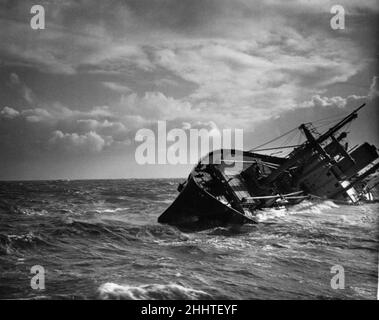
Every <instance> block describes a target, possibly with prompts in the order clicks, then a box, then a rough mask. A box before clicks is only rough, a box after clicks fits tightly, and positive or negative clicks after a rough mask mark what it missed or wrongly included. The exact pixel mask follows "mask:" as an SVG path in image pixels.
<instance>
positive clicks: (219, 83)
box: [0, 0, 379, 179]
mask: <svg viewBox="0 0 379 320" xmlns="http://www.w3.org/2000/svg"><path fill="white" fill-rule="evenodd" d="M337 3H338V4H341V5H343V7H344V8H345V10H346V18H345V29H344V30H333V29H332V28H331V27H330V19H331V18H332V16H333V15H332V14H331V13H330V9H331V7H332V5H334V4H335V2H334V1H306V0H290V1H279V0H267V1H263V0H257V1H248V0H233V1H231V0H190V1H189V0H108V1H88V0H82V1H77V0H65V1H61V0H60V1H58V0H55V1H54V0H52V1H38V4H42V5H43V6H44V7H45V9H46V29H45V30H33V29H31V27H30V19H31V17H32V14H30V8H31V7H32V5H34V4H36V3H35V2H34V1H28V0H23V1H15V0H9V1H4V0H0V43H1V45H0V179H57V178H63V179H75V178H128V177H184V176H186V175H187V174H188V173H189V170H190V168H191V165H187V166H186V165H178V166H173V165H165V166H162V165H160V166H158V165H145V166H141V165H138V164H136V161H135V159H134V154H135V150H136V146H137V145H138V144H137V143H136V142H135V141H134V137H135V134H136V131H137V130H138V129H140V128H155V127H156V123H157V120H167V121H168V127H169V128H187V129H188V128H190V127H192V128H209V129H216V130H217V129H220V130H221V129H224V128H232V129H233V128H238V129H244V133H245V134H244V145H245V148H246V149H249V148H251V147H253V146H255V145H257V144H259V143H262V142H263V141H265V140H269V139H271V138H273V137H274V136H276V135H280V134H282V133H283V132H285V131H288V130H289V129H292V128H293V127H295V126H298V125H299V124H300V123H301V122H309V121H314V120H318V119H322V118H326V117H337V116H343V115H345V114H346V113H348V112H349V111H351V110H352V109H353V108H354V107H357V106H359V105H360V104H361V103H363V102H367V104H368V105H367V108H365V109H364V111H362V113H361V114H360V118H359V119H358V120H357V121H355V122H354V124H353V125H352V126H351V129H350V132H351V138H352V142H351V143H352V145H353V144H354V143H357V142H363V140H364V141H369V142H370V143H375V144H376V145H377V146H378V145H379V130H378V120H379V112H378V108H379V106H378V82H379V79H378V78H376V76H377V75H378V64H377V62H378V48H379V46H378V32H377V31H378V21H379V19H378V16H379V2H378V1H377V0H365V1H358V0H349V1H338V2H337Z"/></svg>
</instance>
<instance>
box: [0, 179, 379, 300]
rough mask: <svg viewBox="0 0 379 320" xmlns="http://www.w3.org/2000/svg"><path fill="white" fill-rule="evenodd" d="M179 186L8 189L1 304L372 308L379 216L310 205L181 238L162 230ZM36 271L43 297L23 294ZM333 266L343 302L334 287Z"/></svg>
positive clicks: (50, 184) (117, 183) (1, 240)
mask: <svg viewBox="0 0 379 320" xmlns="http://www.w3.org/2000/svg"><path fill="white" fill-rule="evenodd" d="M177 182H178V181H173V180H164V179H163V180H112V181H106V180H103V181H44V182H23V183H15V182H14V183H11V182H9V183H0V219H1V220H0V221H1V223H0V275H1V282H2V284H3V283H5V284H6V287H7V290H0V298H23V299H39V298H41V297H43V298H54V297H58V298H61V297H64V298H69V297H78V298H93V297H94V298H101V299H216V298H223V299H224V298H225V299H250V298H273V299H281V298H290V299H291V298H296V299H297V298H301V299H307V298H308V299H312V298H320V297H323V298H327V299H330V298H338V299H347V298H348V299H375V297H376V288H377V280H378V278H377V263H378V262H377V252H378V247H379V237H378V236H379V232H378V229H379V228H378V226H379V224H378V222H379V221H378V214H377V213H378V209H379V204H371V205H363V206H347V205H343V204H339V203H338V204H336V203H334V202H332V201H304V202H302V203H300V204H298V205H296V206H293V207H288V208H286V209H280V210H277V209H270V210H262V211H261V212H259V213H258V216H257V217H258V220H259V221H260V223H258V224H254V225H245V226H243V227H241V228H238V229H236V228H234V227H218V228H213V229H210V230H205V231H201V232H194V233H184V232H182V231H181V230H178V229H177V228H175V227H172V226H168V225H161V224H158V223H157V217H158V216H159V214H160V213H161V212H163V211H164V210H165V209H166V208H167V206H168V205H169V204H170V203H171V201H172V200H173V199H174V198H175V194H176V185H177ZM35 264H38V265H41V266H44V267H45V268H46V269H47V270H48V272H49V273H48V275H49V277H48V280H47V281H49V282H48V283H47V284H48V286H47V288H49V289H48V290H47V291H46V292H44V293H43V294H41V293H40V292H33V291H29V292H27V293H25V292H26V291H25V284H24V282H23V281H26V280H28V279H29V280H30V272H29V271H30V267H31V266H32V265H35ZM336 264H338V265H342V266H343V267H344V268H345V270H346V272H347V275H348V277H349V279H348V281H347V282H346V288H345V290H344V291H338V292H336V291H334V290H333V289H332V288H331V287H330V279H331V273H330V268H331V267H332V266H333V265H336ZM25 279H26V280H25ZM29 280H28V281H29ZM28 281H27V282H28ZM305 284H306V285H305Z"/></svg>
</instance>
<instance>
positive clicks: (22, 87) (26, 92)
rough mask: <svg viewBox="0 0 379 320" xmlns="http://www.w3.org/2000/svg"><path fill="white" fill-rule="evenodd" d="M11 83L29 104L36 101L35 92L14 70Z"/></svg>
mask: <svg viewBox="0 0 379 320" xmlns="http://www.w3.org/2000/svg"><path fill="white" fill-rule="evenodd" d="M9 85H10V87H11V88H13V89H15V90H16V91H17V92H18V93H19V94H20V95H21V97H22V98H23V99H24V100H25V101H26V102H27V103H29V104H32V103H33V102H34V93H33V91H32V89H30V88H29V87H28V86H27V85H26V84H25V83H23V82H22V81H21V79H20V77H19V76H18V75H17V73H14V72H12V73H11V74H10V76H9Z"/></svg>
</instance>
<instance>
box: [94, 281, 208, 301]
mask: <svg viewBox="0 0 379 320" xmlns="http://www.w3.org/2000/svg"><path fill="white" fill-rule="evenodd" d="M99 296H100V298H101V299H123V300H162V299H169V300H195V299H211V295H209V294H208V293H206V292H204V291H201V290H195V289H192V288H186V287H183V286H181V285H178V284H175V283H172V284H146V285H141V286H128V285H118V284H115V283H105V284H103V285H101V286H100V288H99Z"/></svg>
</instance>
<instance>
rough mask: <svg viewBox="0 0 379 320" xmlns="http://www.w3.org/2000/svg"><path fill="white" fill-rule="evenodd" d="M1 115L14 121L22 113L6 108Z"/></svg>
mask: <svg viewBox="0 0 379 320" xmlns="http://www.w3.org/2000/svg"><path fill="white" fill-rule="evenodd" d="M0 115H1V116H2V117H4V118H7V119H13V118H16V117H18V116H19V115H20V112H18V111H17V110H15V109H13V108H10V107H4V108H3V110H1V112H0Z"/></svg>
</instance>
